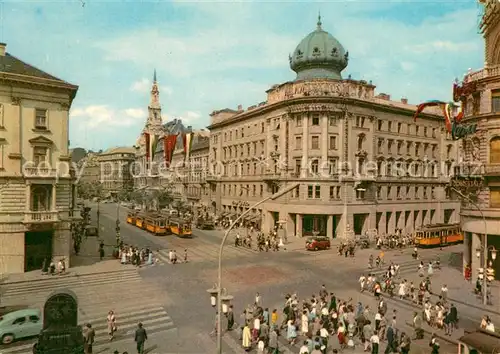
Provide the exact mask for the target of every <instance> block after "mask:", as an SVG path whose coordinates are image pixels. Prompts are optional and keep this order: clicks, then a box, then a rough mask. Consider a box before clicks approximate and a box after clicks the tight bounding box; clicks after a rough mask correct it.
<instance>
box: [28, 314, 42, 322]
mask: <svg viewBox="0 0 500 354" xmlns="http://www.w3.org/2000/svg"><path fill="white" fill-rule="evenodd" d="M28 319H29V321H30V322H33V323H37V322H38V321H40V318H39V317H38V316H34V315H32V316H30V317H28Z"/></svg>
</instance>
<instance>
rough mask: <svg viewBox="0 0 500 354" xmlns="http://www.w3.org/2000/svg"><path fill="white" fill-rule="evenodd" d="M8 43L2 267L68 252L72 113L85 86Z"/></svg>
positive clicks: (0, 165) (0, 67) (0, 138)
mask: <svg viewBox="0 0 500 354" xmlns="http://www.w3.org/2000/svg"><path fill="white" fill-rule="evenodd" d="M5 47H6V46H5V44H0V71H1V74H2V81H1V83H0V91H1V92H2V93H1V95H0V274H9V273H20V272H25V271H30V270H34V269H40V268H41V267H42V264H43V262H44V260H47V259H48V260H50V258H52V259H53V261H54V262H56V263H57V262H58V261H59V260H60V259H61V258H65V259H66V264H67V266H69V263H70V255H71V249H72V240H71V233H70V226H71V223H72V220H73V219H72V215H73V214H72V205H73V199H74V198H73V197H74V193H75V190H74V188H73V173H72V171H70V170H69V167H70V165H71V156H70V152H69V146H68V145H69V140H68V139H69V138H68V122H69V119H68V115H69V109H70V107H71V104H72V102H73V99H74V98H75V95H76V93H77V91H78V87H77V86H75V85H72V84H70V83H68V82H66V81H63V80H61V79H58V78H56V77H54V76H52V75H50V74H48V73H46V72H43V71H41V70H39V69H37V68H35V67H33V66H31V65H29V64H27V63H25V62H23V61H21V60H20V59H18V58H16V57H14V56H12V55H10V54H9V53H7V52H6V48H5Z"/></svg>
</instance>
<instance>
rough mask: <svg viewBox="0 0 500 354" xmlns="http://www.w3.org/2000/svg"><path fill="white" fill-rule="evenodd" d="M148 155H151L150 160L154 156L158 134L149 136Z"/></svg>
mask: <svg viewBox="0 0 500 354" xmlns="http://www.w3.org/2000/svg"><path fill="white" fill-rule="evenodd" d="M149 140H150V144H149V156H151V161H153V159H154V157H155V152H156V147H157V146H158V140H159V139H158V135H152V136H150V138H149Z"/></svg>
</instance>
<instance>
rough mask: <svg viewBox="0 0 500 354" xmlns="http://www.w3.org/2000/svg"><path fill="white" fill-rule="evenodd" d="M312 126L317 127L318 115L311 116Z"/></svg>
mask: <svg viewBox="0 0 500 354" xmlns="http://www.w3.org/2000/svg"><path fill="white" fill-rule="evenodd" d="M312 125H319V115H318V114H315V115H313V117H312Z"/></svg>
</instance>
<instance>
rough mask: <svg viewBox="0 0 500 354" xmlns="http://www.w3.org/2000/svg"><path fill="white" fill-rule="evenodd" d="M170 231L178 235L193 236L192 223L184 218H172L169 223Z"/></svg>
mask: <svg viewBox="0 0 500 354" xmlns="http://www.w3.org/2000/svg"><path fill="white" fill-rule="evenodd" d="M168 225H169V227H170V232H171V233H173V234H174V235H175V236H177V237H185V238H189V237H192V236H193V232H192V230H191V223H190V222H189V221H187V220H185V219H182V218H170V219H169V223H168Z"/></svg>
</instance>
